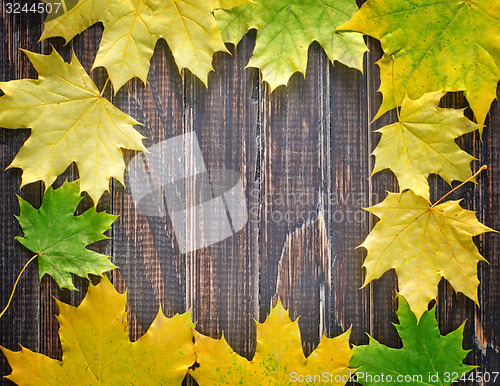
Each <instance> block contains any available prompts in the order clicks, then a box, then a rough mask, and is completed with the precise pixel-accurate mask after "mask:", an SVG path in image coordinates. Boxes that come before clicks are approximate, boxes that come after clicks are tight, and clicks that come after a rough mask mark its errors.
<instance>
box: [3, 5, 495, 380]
mask: <svg viewBox="0 0 500 386" xmlns="http://www.w3.org/2000/svg"><path fill="white" fill-rule="evenodd" d="M44 1H45V2H49V1H48V0H44ZM63 10H64V12H62V13H61V14H60V15H58V16H57V17H54V18H48V19H47V21H46V22H45V28H44V32H43V35H42V39H48V38H51V37H62V38H64V39H65V40H66V42H68V41H70V40H71V39H73V38H74V37H75V36H76V35H78V34H80V33H82V32H83V31H85V30H86V29H87V28H89V27H90V26H92V25H94V24H96V23H102V25H103V31H104V32H103V36H102V40H101V43H100V46H99V50H98V52H97V56H96V58H95V61H94V65H93V68H96V67H104V68H105V69H106V71H107V73H108V76H109V81H110V82H111V84H112V86H113V88H114V91H115V92H117V91H118V90H119V89H120V88H121V87H123V86H124V85H125V84H126V83H127V82H128V81H129V80H131V79H133V78H136V77H137V78H139V79H141V80H142V81H143V83H144V84H145V83H146V81H147V76H148V72H149V66H150V59H151V57H152V55H153V52H154V50H155V46H156V44H157V42H158V41H159V40H160V39H164V40H165V41H166V42H167V44H168V47H169V48H170V50H171V52H172V55H173V58H174V60H175V63H176V65H177V67H178V69H179V71H183V70H189V71H191V72H192V73H193V74H194V75H195V76H196V77H198V78H199V79H200V80H201V81H202V82H203V83H204V84H205V85H209V83H210V82H209V77H208V75H209V73H210V71H212V70H213V67H212V60H213V56H214V54H215V53H216V52H218V51H222V52H227V48H226V45H225V44H226V43H232V44H237V43H238V42H239V41H240V40H241V39H242V37H243V35H245V34H246V33H247V32H248V31H249V30H251V29H255V30H256V44H255V48H254V50H253V55H252V57H251V59H250V61H249V63H248V66H249V67H256V68H258V69H259V70H260V72H261V75H262V80H263V81H264V82H266V83H267V84H268V86H269V89H270V91H273V90H274V89H275V88H277V87H280V86H284V85H286V84H287V83H288V80H289V79H290V77H291V76H292V74H294V73H295V72H300V73H302V74H305V71H306V67H307V53H308V48H309V46H310V45H311V44H312V43H313V42H315V41H316V42H318V43H319V44H320V45H321V46H322V47H323V49H324V52H325V54H326V55H327V57H328V58H329V60H330V61H331V62H332V63H333V62H334V61H339V62H341V63H343V64H345V65H347V66H349V67H352V68H354V69H358V70H362V68H363V56H364V53H365V52H366V51H367V48H366V46H365V43H364V39H363V35H362V34H365V35H369V36H372V37H374V38H376V39H379V40H380V42H381V45H382V49H383V51H384V54H383V57H382V58H381V59H380V60H379V62H378V66H379V67H380V78H381V85H380V91H381V93H382V95H383V101H382V104H381V106H380V109H379V111H378V113H377V114H376V116H375V117H374V119H378V118H379V117H380V116H382V115H383V114H384V113H386V112H387V111H389V110H392V109H396V114H397V117H398V119H397V122H395V123H393V124H391V125H388V126H385V127H382V128H381V129H379V130H377V132H378V133H379V134H380V140H379V143H378V145H377V147H376V148H375V150H374V151H373V155H374V157H375V163H374V169H373V174H375V173H378V172H380V171H382V170H384V169H388V170H390V171H392V172H393V173H394V175H395V177H396V179H397V181H398V185H399V192H390V193H388V195H387V197H386V198H385V199H384V200H383V201H382V202H380V203H378V204H376V205H374V206H372V207H370V208H367V210H368V211H369V212H370V213H371V214H373V215H374V216H376V217H377V218H378V219H379V221H378V222H377V223H376V225H375V226H374V228H373V229H372V231H371V232H370V234H369V235H368V236H367V237H366V239H365V241H364V242H363V243H362V244H361V247H363V248H365V249H366V251H367V255H366V259H365V261H364V265H363V267H364V268H365V270H366V278H365V283H364V286H366V285H367V284H368V283H370V282H371V281H373V280H376V279H378V278H380V277H381V276H382V275H383V274H384V273H385V272H387V271H389V270H392V269H394V270H395V272H396V274H397V278H398V287H399V295H398V304H399V306H398V312H397V316H398V319H399V324H397V325H395V327H396V329H397V332H398V334H399V336H400V338H401V340H402V342H403V348H402V349H393V348H389V347H386V346H384V345H382V344H380V343H379V342H377V341H376V340H374V339H373V338H371V337H370V340H369V344H368V345H365V346H354V347H352V348H351V346H350V345H349V334H350V330H348V331H346V332H344V333H343V334H342V335H340V336H338V337H335V338H328V337H326V336H323V338H322V340H321V342H320V344H319V345H318V347H317V348H316V349H315V350H314V351H313V353H312V354H311V355H310V356H308V357H307V358H306V357H305V356H304V353H303V351H302V344H301V338H300V331H299V327H298V323H297V321H293V322H292V321H291V320H290V319H289V317H288V313H287V312H286V311H285V309H284V308H283V306H282V305H281V303H279V302H278V304H277V305H276V306H275V307H274V308H273V309H272V311H271V313H270V314H269V316H268V318H267V320H266V321H265V322H264V323H263V324H257V345H256V351H255V354H254V356H253V358H252V360H248V359H246V358H243V357H241V356H239V355H238V354H237V353H235V352H234V351H233V350H232V349H231V347H230V346H229V345H228V344H227V342H226V341H225V339H224V337H222V339H219V340H216V339H212V338H210V337H208V336H205V335H203V334H201V333H199V332H197V331H196V330H195V324H194V323H193V322H192V321H191V318H190V313H189V312H187V313H186V314H183V315H177V316H174V317H173V318H166V317H165V316H164V315H163V313H162V312H161V310H160V311H159V312H158V316H157V318H156V319H155V321H154V322H153V324H152V325H151V327H150V329H149V330H148V332H147V333H146V334H144V335H143V336H142V337H141V338H140V339H139V340H137V341H136V342H133V343H132V342H130V341H129V339H128V333H127V314H126V312H125V304H126V295H124V294H119V293H117V292H116V291H115V290H114V288H113V286H112V284H111V283H110V282H109V280H108V279H107V277H106V275H104V273H105V272H107V271H110V270H112V269H114V268H116V267H115V266H114V265H113V263H112V262H111V261H110V260H109V257H108V256H104V255H102V254H99V253H97V252H94V251H91V250H90V249H88V248H87V246H88V245H90V244H93V243H95V242H97V241H100V240H104V239H106V238H107V236H105V232H106V231H107V230H109V229H110V227H111V224H112V223H113V221H114V220H115V218H116V217H115V216H112V215H110V214H107V213H104V212H97V210H96V208H95V206H94V207H92V208H91V209H89V210H87V211H86V212H84V213H82V214H80V215H78V216H75V215H74V214H75V212H76V210H77V206H78V204H79V203H80V201H81V200H82V198H83V197H82V195H81V194H82V193H83V192H86V193H87V195H88V196H89V197H90V198H91V199H92V200H93V203H94V205H97V204H98V202H99V200H100V198H101V197H102V196H103V194H104V193H105V192H106V191H107V190H108V189H109V184H110V180H111V178H115V179H116V180H118V181H120V182H121V183H124V179H123V174H124V171H125V163H124V160H123V154H122V149H129V150H135V151H144V150H145V148H144V146H143V143H142V140H143V137H142V136H141V135H140V134H139V133H138V132H137V131H136V129H135V128H134V126H136V125H139V124H140V123H139V122H138V121H136V120H135V119H134V118H132V117H130V116H128V115H127V114H125V113H123V112H122V111H120V110H119V109H117V108H116V107H115V106H113V104H112V103H111V102H110V101H108V100H107V99H106V98H104V97H103V94H104V90H99V89H98V88H97V87H96V85H95V84H94V82H93V81H92V79H91V77H90V76H89V75H88V74H87V73H86V72H85V70H84V69H83V67H82V66H81V64H80V62H79V61H78V58H77V57H76V56H75V55H73V57H72V60H71V62H70V63H66V62H65V61H64V60H63V59H62V57H61V56H60V55H59V54H58V53H57V51H56V50H53V51H52V53H51V54H49V55H42V54H37V53H33V52H26V55H27V57H28V59H29V60H30V62H31V63H32V65H33V66H34V68H35V69H36V70H37V72H38V79H21V80H12V81H8V82H1V83H0V89H1V90H2V92H3V95H2V96H1V97H0V126H1V127H4V128H8V129H23V128H26V129H31V135H30V137H29V138H28V140H27V141H26V142H25V143H24V145H23V147H22V148H21V150H20V151H19V153H18V154H17V155H16V156H15V158H14V160H13V161H12V163H11V165H10V166H9V167H13V168H20V169H22V171H23V174H22V186H24V185H26V184H30V183H33V182H36V181H42V182H43V183H44V184H45V189H46V192H45V194H44V197H43V200H42V204H41V206H40V207H39V208H38V209H36V208H34V207H33V206H32V205H31V204H29V203H28V202H27V201H25V200H23V199H22V198H19V206H20V215H19V216H18V217H17V219H18V221H19V224H20V226H21V228H22V232H23V236H22V237H18V238H17V240H18V241H19V242H20V244H22V245H23V246H24V247H25V248H27V249H29V250H30V251H31V252H32V253H33V254H34V257H33V259H36V260H37V262H38V268H39V276H40V279H41V278H42V277H43V276H44V275H45V274H48V275H50V276H51V277H52V278H53V279H54V280H55V281H56V283H57V284H58V285H59V286H60V287H61V288H68V289H75V287H74V286H73V282H72V274H75V275H78V276H80V277H84V278H88V275H89V274H92V275H97V276H101V277H103V278H102V279H101V281H100V283H99V284H98V285H96V286H94V285H90V287H89V290H88V293H87V295H86V297H85V299H84V300H83V302H82V303H81V304H80V306H78V307H77V308H74V307H72V306H69V305H66V304H64V303H61V302H58V306H59V309H60V315H59V316H58V320H59V324H60V330H59V335H60V339H61V345H62V348H63V352H64V354H63V358H62V361H58V360H55V359H50V358H47V357H45V356H44V355H42V354H38V353H34V352H32V351H30V350H28V349H25V348H22V350H21V351H18V352H13V351H10V350H8V349H5V348H2V351H3V353H4V354H5V355H6V357H7V359H8V361H9V363H10V365H11V367H12V373H11V374H10V375H9V376H8V378H9V379H10V380H12V381H14V382H16V383H17V384H19V385H31V384H33V385H35V384H40V381H41V380H42V381H44V382H45V383H47V384H53V385H66V384H68V385H72V384H85V385H94V384H101V383H104V384H116V385H121V384H180V383H181V382H182V380H183V379H184V377H185V376H186V374H188V373H189V374H191V375H192V377H193V378H194V379H195V380H196V381H197V382H198V383H199V384H200V385H216V384H217V385H220V384H248V385H253V384H266V385H283V384H296V383H298V384H315V383H317V382H319V383H328V384H337V385H343V384H345V383H346V382H348V381H351V380H353V379H354V378H353V377H355V375H354V373H357V374H358V378H357V380H358V382H360V383H361V384H363V385H375V384H378V383H377V382H372V381H369V380H368V378H367V377H365V376H366V374H369V375H372V376H374V377H375V376H380V375H381V374H382V373H385V375H386V376H388V375H389V376H394V377H396V376H398V375H401V374H423V375H424V376H427V375H428V374H430V373H433V374H435V375H436V377H437V378H438V379H437V380H431V379H425V380H424V381H422V382H414V383H412V384H426V385H428V384H439V385H444V384H447V385H448V384H450V383H451V381H449V380H447V379H446V377H445V374H446V373H449V372H457V373H459V374H462V373H467V372H469V371H471V370H472V369H473V367H472V366H469V365H464V364H463V363H462V362H463V360H464V358H465V355H466V353H467V352H466V351H464V350H463V349H462V339H463V326H462V327H460V328H459V329H457V330H456V331H454V332H451V333H450V334H448V335H446V336H442V335H441V334H440V332H439V330H438V328H437V321H436V316H435V310H436V306H434V307H433V308H432V309H431V310H429V303H430V302H431V301H433V300H436V301H437V300H438V299H437V293H438V284H439V282H440V281H441V279H442V278H444V279H446V280H447V281H448V282H449V283H450V284H451V286H452V287H453V288H454V289H455V291H456V292H461V293H463V294H464V295H465V296H467V297H468V298H470V299H472V301H474V302H475V303H476V304H478V305H479V301H478V296H477V291H478V286H479V284H480V283H479V280H478V273H477V266H478V263H479V262H480V261H485V258H484V257H483V256H481V254H480V252H479V250H478V248H477V247H476V245H475V243H474V237H475V236H480V235H481V234H483V233H485V232H490V231H493V230H492V229H490V228H489V227H487V226H486V225H484V224H482V223H480V222H479V221H478V219H477V217H476V215H475V213H474V212H471V211H469V210H466V209H464V208H463V207H462V205H461V202H460V201H447V200H446V196H445V197H442V198H441V199H438V200H436V201H435V202H432V201H431V194H430V192H431V189H430V186H429V182H428V177H429V176H430V175H431V174H435V175H438V176H440V177H441V178H442V179H443V180H445V181H446V182H447V183H448V184H450V186H451V185H452V184H453V183H455V184H456V185H459V183H465V182H467V181H471V180H473V178H474V177H475V176H476V175H477V174H478V173H475V174H473V171H472V168H471V162H472V161H474V160H475V158H474V156H473V155H471V154H468V153H467V152H465V151H464V150H462V149H461V148H460V147H459V146H458V144H457V143H456V140H457V138H459V137H461V136H463V135H467V134H470V133H473V132H482V128H483V124H484V122H485V120H486V117H487V113H488V111H489V108H490V105H491V103H492V101H493V100H494V99H495V97H496V87H497V83H498V81H499V80H500V24H499V22H500V0H493V1H492V0H472V1H471V0H457V1H452V2H450V1H445V0H415V1H412V2H403V1H399V0H368V1H367V2H366V3H365V4H364V5H363V6H362V7H361V8H360V9H358V8H357V6H356V4H355V2H354V0H324V1H319V0H301V1H299V0H293V1H288V0H287V1H284V0H256V1H255V2H254V1H251V0H184V1H179V0H172V1H156V0H127V1H122V0H105V1H104V0H103V1H97V0H80V1H78V2H67V1H63ZM106 84H107V83H106ZM104 87H106V86H104ZM456 91H461V92H463V93H464V95H465V97H466V98H467V101H468V102H469V105H470V108H471V109H472V112H473V114H474V121H472V120H470V119H468V118H467V117H466V116H465V115H464V110H456V109H446V108H441V107H439V103H440V100H441V98H442V97H443V96H444V95H445V94H446V93H448V92H456ZM72 163H75V165H76V166H77V168H78V172H79V176H80V177H79V180H78V181H75V182H65V183H64V184H63V185H62V186H61V187H59V188H58V189H54V188H53V187H52V184H53V183H54V182H55V181H56V179H57V177H58V176H59V175H61V174H62V173H63V172H64V171H65V170H66V169H67V167H68V166H69V165H71V164H72ZM474 169H478V168H476V165H475V164H474ZM481 170H483V168H480V169H479V171H481ZM30 261H31V260H30ZM360 269H361V267H360ZM16 284H17V282H16ZM4 312H5V311H4ZM2 314H3V312H2ZM2 314H0V317H1V315H2ZM324 372H326V373H328V374H330V377H331V379H330V380H329V381H328V382H327V381H326V380H324V379H322V380H319V381H318V380H316V379H315V378H314V375H315V374H322V373H324ZM292 374H295V375H294V376H295V377H296V378H297V381H296V382H292V379H291V377H292ZM361 374H363V376H361Z"/></svg>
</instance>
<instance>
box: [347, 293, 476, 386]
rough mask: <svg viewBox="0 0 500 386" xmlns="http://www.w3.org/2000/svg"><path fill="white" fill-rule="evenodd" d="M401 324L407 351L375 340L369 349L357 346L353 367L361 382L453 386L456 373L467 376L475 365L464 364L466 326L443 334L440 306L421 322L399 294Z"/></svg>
mask: <svg viewBox="0 0 500 386" xmlns="http://www.w3.org/2000/svg"><path fill="white" fill-rule="evenodd" d="M398 299H399V309H398V311H397V314H398V319H399V324H395V325H394V327H396V330H397V331H398V334H399V337H400V338H401V340H402V341H403V348H401V349H394V348H390V347H387V346H384V345H382V344H380V343H379V342H377V341H376V340H375V339H373V338H372V337H371V336H370V337H369V338H370V342H369V344H368V345H366V346H354V353H353V355H352V358H351V361H350V363H349V366H351V367H353V368H356V369H357V372H356V376H357V382H359V383H361V384H362V385H364V386H376V385H382V384H387V385H412V386H418V385H439V386H444V385H450V384H451V380H452V379H453V378H454V375H452V374H453V373H456V374H458V377H460V376H461V375H462V374H466V373H468V372H469V371H471V370H473V369H474V368H475V366H469V365H465V364H463V363H462V361H463V360H464V359H465V356H466V355H467V351H465V350H463V349H462V341H463V332H464V325H463V324H462V325H461V326H460V327H459V328H458V329H456V330H455V331H453V332H451V333H449V334H448V335H445V336H443V335H441V334H440V332H439V329H438V327H437V321H436V306H434V307H433V308H432V310H430V311H425V312H424V313H423V315H422V317H421V318H420V321H419V322H417V318H416V317H415V315H414V314H413V313H412V312H411V310H410V307H409V306H408V303H407V302H406V300H405V299H404V298H403V297H402V296H401V295H398Z"/></svg>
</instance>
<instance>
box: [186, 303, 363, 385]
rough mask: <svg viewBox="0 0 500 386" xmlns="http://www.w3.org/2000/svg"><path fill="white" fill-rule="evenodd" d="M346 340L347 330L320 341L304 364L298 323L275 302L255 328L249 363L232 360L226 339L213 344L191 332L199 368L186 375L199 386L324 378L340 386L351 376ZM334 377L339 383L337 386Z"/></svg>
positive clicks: (237, 359)
mask: <svg viewBox="0 0 500 386" xmlns="http://www.w3.org/2000/svg"><path fill="white" fill-rule="evenodd" d="M349 334H350V330H348V331H346V332H345V333H344V334H342V335H340V336H338V337H336V338H332V339H329V338H326V337H324V336H323V339H322V340H321V342H320V344H319V345H318V347H317V348H316V350H314V351H313V353H312V354H311V355H310V356H309V357H307V359H306V358H305V357H304V353H303V351H302V344H301V339H300V331H299V325H298V320H296V321H295V322H291V321H290V318H289V317H288V312H287V311H285V309H284V308H283V306H282V304H281V302H278V304H277V305H276V307H275V308H273V309H272V310H271V313H270V314H269V317H268V318H267V320H266V321H265V322H264V323H263V324H259V323H257V347H256V351H255V356H254V358H253V359H252V361H248V360H247V359H246V358H243V357H241V356H239V355H238V354H236V353H235V352H234V351H233V350H232V349H231V347H229V345H228V344H227V342H226V340H225V339H224V336H223V337H222V339H220V340H217V339H212V338H209V337H207V336H204V335H202V334H200V333H198V332H196V331H195V332H194V336H195V352H196V358H197V359H196V361H197V362H198V364H199V367H198V368H196V369H195V370H194V371H191V370H190V374H191V375H192V376H193V377H194V379H195V380H196V381H197V382H198V383H199V384H200V385H201V386H203V385H221V384H223V385H263V384H265V385H285V384H286V385H288V384H296V383H297V384H307V383H308V382H312V381H307V379H308V378H307V377H308V376H309V377H313V376H314V375H316V376H317V375H318V374H322V373H323V372H328V374H329V375H330V378H329V379H330V380H331V379H333V381H332V384H334V385H344V384H345V383H346V382H347V381H348V380H349V378H350V375H351V374H352V373H353V372H354V370H351V369H348V368H347V364H348V363H349V360H350V358H351V352H352V351H351V348H350V347H349ZM300 376H302V377H303V378H300ZM293 377H295V378H297V380H296V382H292V380H293ZM336 377H337V379H339V380H337V381H336V380H335V379H336ZM315 379H316V381H317V378H315ZM297 381H298V382H297ZM329 384H330V383H329Z"/></svg>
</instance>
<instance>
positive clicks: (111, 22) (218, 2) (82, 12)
mask: <svg viewBox="0 0 500 386" xmlns="http://www.w3.org/2000/svg"><path fill="white" fill-rule="evenodd" d="M44 1H45V2H48V1H47V0H44ZM62 2H63V6H64V8H65V9H66V12H65V13H64V14H62V15H61V16H59V17H57V18H55V19H51V20H47V21H46V22H45V29H44V31H43V34H42V37H41V39H46V38H50V37H56V36H60V37H63V38H64V39H65V40H66V41H67V42H68V41H70V40H71V39H73V38H74V37H75V36H76V35H78V34H80V33H82V32H83V31H85V30H86V29H87V28H89V27H90V26H92V25H93V24H96V23H99V22H102V24H103V25H104V33H103V36H102V40H101V44H100V46H99V51H98V52H97V56H96V59H95V62H94V68H95V67H105V68H106V69H107V70H108V74H109V77H110V79H111V81H112V83H113V85H114V88H115V91H118V90H119V89H120V88H121V87H122V86H123V85H124V84H125V83H127V81H129V80H130V79H132V78H134V77H138V78H139V79H141V80H142V81H143V82H144V84H145V83H146V80H147V76H148V72H149V65H150V64H149V62H150V59H151V57H152V56H153V52H154V49H155V46H156V42H157V41H158V40H159V39H165V40H166V41H167V43H168V46H169V47H170V50H171V51H172V55H173V56H174V59H175V62H176V64H177V67H178V68H179V70H182V69H183V68H187V69H189V70H190V71H191V72H192V73H193V74H195V75H196V76H197V77H198V78H200V79H201V81H202V82H203V83H205V85H206V84H207V82H208V73H209V72H210V71H212V70H213V67H212V57H213V55H214V53H215V52H217V51H225V52H227V49H226V47H225V46H224V42H223V40H222V37H221V34H220V32H219V30H218V28H217V25H216V23H215V19H214V16H213V14H212V11H213V10H214V9H216V8H220V7H227V8H231V7H235V6H238V5H241V4H245V3H248V2H250V0H170V1H157V0H127V1H123V0H80V1H79V2H78V4H77V5H75V6H73V7H68V6H66V4H67V3H69V1H68V0H62ZM71 5H72V4H71Z"/></svg>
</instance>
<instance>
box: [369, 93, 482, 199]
mask: <svg viewBox="0 0 500 386" xmlns="http://www.w3.org/2000/svg"><path fill="white" fill-rule="evenodd" d="M441 96H442V92H441V91H438V92H435V93H428V94H425V95H424V96H423V97H422V98H420V99H418V100H416V101H414V100H411V99H409V98H407V97H406V98H405V99H404V100H403V104H402V106H401V114H400V117H399V122H397V123H393V124H392V125H389V126H384V127H382V128H381V129H379V130H377V132H379V133H381V134H382V138H381V139H380V142H379V144H378V146H377V147H376V149H375V150H374V151H373V155H375V166H374V168H373V174H375V173H377V172H379V171H381V170H383V169H386V168H387V169H391V170H392V171H393V172H394V174H395V175H396V177H397V179H398V183H399V189H400V190H401V191H403V190H405V189H411V190H413V192H414V193H415V194H417V195H420V196H422V197H425V198H427V199H428V200H429V183H428V182H427V178H428V177H429V174H439V175H440V176H441V177H442V178H443V179H444V180H445V181H446V182H448V183H449V184H451V183H452V182H453V181H454V180H458V181H465V180H466V179H467V178H469V177H470V176H472V172H471V168H470V162H471V161H472V160H473V159H474V157H472V156H471V155H469V154H467V153H466V152H465V151H463V150H462V149H460V147H458V145H457V144H456V142H455V139H456V138H458V137H459V136H461V135H464V134H467V133H470V132H472V131H475V130H477V129H479V128H480V127H481V126H479V125H477V124H475V123H473V122H471V121H470V120H468V119H467V118H466V117H465V116H464V115H463V110H455V109H442V108H439V107H438V104H439V100H440V99H441Z"/></svg>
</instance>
